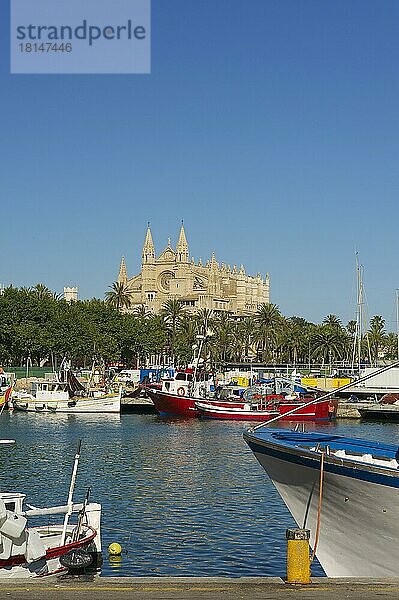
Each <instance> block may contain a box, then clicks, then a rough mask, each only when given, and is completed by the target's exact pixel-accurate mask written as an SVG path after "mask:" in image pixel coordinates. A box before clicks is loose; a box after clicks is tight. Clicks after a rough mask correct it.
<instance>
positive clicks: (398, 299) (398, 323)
mask: <svg viewBox="0 0 399 600" xmlns="http://www.w3.org/2000/svg"><path fill="white" fill-rule="evenodd" d="M396 338H397V344H398V352H397V354H398V360H399V290H396Z"/></svg>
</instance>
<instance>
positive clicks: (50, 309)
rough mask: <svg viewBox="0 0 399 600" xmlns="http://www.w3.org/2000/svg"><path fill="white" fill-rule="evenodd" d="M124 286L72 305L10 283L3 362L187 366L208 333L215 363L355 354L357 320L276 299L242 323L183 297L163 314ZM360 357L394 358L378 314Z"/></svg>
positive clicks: (2, 330) (327, 361) (3, 310)
mask: <svg viewBox="0 0 399 600" xmlns="http://www.w3.org/2000/svg"><path fill="white" fill-rule="evenodd" d="M128 307H129V301H128V297H127V296H126V294H125V290H124V289H123V286H122V287H121V286H120V284H114V285H113V286H112V289H111V290H110V291H109V292H108V293H107V294H106V299H105V301H103V300H98V299H92V300H85V301H79V302H72V303H67V302H65V300H63V299H61V298H59V297H57V296H56V295H54V294H53V293H52V292H51V291H50V290H49V289H48V288H47V287H45V286H44V285H42V284H38V285H36V286H35V287H34V288H14V287H9V288H6V289H5V290H4V291H3V293H2V295H0V364H3V365H14V366H17V365H23V364H25V362H26V359H27V357H28V356H30V358H31V361H32V363H33V364H36V365H40V364H44V363H45V362H51V361H52V362H54V363H55V364H59V362H60V361H61V360H62V358H63V357H65V356H67V357H69V358H71V359H72V360H73V362H74V364H75V365H78V366H85V365H89V364H90V363H91V361H92V358H93V356H98V357H99V356H101V357H102V358H103V359H105V360H106V361H123V362H125V363H126V364H129V365H132V364H133V365H134V364H138V365H140V364H144V363H145V361H146V360H147V359H150V357H151V358H153V359H154V360H157V361H159V362H163V363H164V362H169V363H174V364H176V365H177V364H181V365H183V364H186V363H187V362H189V361H190V359H191V358H192V355H193V351H194V346H196V345H197V346H198V340H199V338H198V336H204V338H205V341H204V344H203V356H206V357H209V358H210V359H211V360H212V361H213V362H214V364H216V365H220V364H223V363H227V362H248V361H250V360H251V361H261V362H265V363H290V364H294V365H295V364H316V363H317V364H321V365H331V364H333V363H336V362H337V361H342V362H345V363H347V364H349V363H351V361H352V358H353V347H354V342H355V333H356V323H355V322H354V321H350V322H349V323H348V324H347V325H346V326H344V325H343V324H342V323H341V321H340V320H339V318H338V317H337V316H335V315H328V316H327V317H326V318H325V319H324V320H323V322H322V323H320V324H314V323H310V322H308V321H306V320H305V319H303V318H301V317H297V316H293V317H288V318H287V317H284V316H283V315H281V312H280V310H279V308H278V306H277V305H276V304H263V305H262V306H260V308H259V309H258V311H257V313H256V314H255V315H254V316H252V317H245V318H243V319H241V320H239V321H237V320H236V319H233V318H232V316H231V315H229V314H228V313H221V314H218V315H216V314H213V313H212V312H211V311H209V310H207V309H203V310H201V311H199V312H198V313H196V314H195V315H193V314H191V313H188V312H187V310H186V309H185V307H184V306H183V305H182V304H181V303H180V302H179V300H176V299H171V300H169V301H168V302H166V303H165V304H164V307H163V310H162V312H161V314H160V315H153V314H152V313H149V312H147V311H146V309H145V307H144V306H140V307H136V308H135V309H134V310H133V311H132V312H127V311H126V310H122V309H126V308H128ZM361 355H362V358H363V359H364V360H367V357H368V356H370V357H371V362H372V363H373V364H377V362H378V361H379V359H380V360H381V358H384V359H385V360H393V359H395V358H396V357H397V338H396V335H395V334H393V333H386V331H385V322H384V319H383V318H382V317H381V316H378V315H377V316H375V317H373V318H372V319H371V321H370V324H369V330H368V332H367V335H364V336H363V338H362V340H361Z"/></svg>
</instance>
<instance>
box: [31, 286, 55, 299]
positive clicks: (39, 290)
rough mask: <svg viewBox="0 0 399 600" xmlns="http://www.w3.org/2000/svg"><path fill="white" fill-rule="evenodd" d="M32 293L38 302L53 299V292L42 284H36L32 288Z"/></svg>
mask: <svg viewBox="0 0 399 600" xmlns="http://www.w3.org/2000/svg"><path fill="white" fill-rule="evenodd" d="M32 292H33V293H34V294H35V296H36V297H37V299H38V300H44V298H54V294H53V292H52V291H51V290H50V289H49V288H48V287H47V286H46V285H44V283H37V284H36V285H35V286H34V287H33V288H32Z"/></svg>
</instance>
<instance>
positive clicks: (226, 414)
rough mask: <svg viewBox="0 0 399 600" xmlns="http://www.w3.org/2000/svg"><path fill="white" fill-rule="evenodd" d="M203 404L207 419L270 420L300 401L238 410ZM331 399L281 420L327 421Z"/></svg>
mask: <svg viewBox="0 0 399 600" xmlns="http://www.w3.org/2000/svg"><path fill="white" fill-rule="evenodd" d="M207 404H208V406H207V407H206V408H205V403H203V404H202V408H201V409H200V412H201V417H203V418H205V419H219V420H233V421H270V420H271V419H273V418H274V417H276V416H278V415H279V414H280V415H285V413H288V412H289V411H290V410H293V409H294V408H296V407H297V406H298V403H297V402H295V403H288V402H287V403H279V404H278V405H276V407H275V408H274V409H271V408H270V409H267V408H266V409H263V410H246V409H244V408H239V409H237V410H229V409H228V408H226V409H225V410H223V409H219V410H218V409H216V408H215V407H213V406H212V403H211V402H209V403H207ZM328 406H329V401H328V400H326V401H325V402H320V403H319V404H312V405H310V406H306V407H303V408H299V409H298V410H297V411H296V412H295V413H293V414H291V415H287V416H282V417H281V421H325V420H327V419H328V418H329V410H328Z"/></svg>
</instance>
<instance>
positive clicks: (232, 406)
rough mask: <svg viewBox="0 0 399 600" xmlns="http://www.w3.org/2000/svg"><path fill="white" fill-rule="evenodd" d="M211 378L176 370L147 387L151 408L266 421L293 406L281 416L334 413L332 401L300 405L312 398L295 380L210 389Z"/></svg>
mask: <svg viewBox="0 0 399 600" xmlns="http://www.w3.org/2000/svg"><path fill="white" fill-rule="evenodd" d="M211 384H212V379H211V378H210V377H206V376H205V375H203V376H202V379H201V378H200V379H199V380H196V381H193V373H192V371H191V370H189V369H188V370H186V371H184V372H178V373H176V375H175V377H174V378H168V379H164V380H163V382H162V389H161V390H154V389H152V390H147V393H148V395H149V396H150V398H151V399H152V401H153V403H154V405H155V408H156V409H157V411H158V412H159V414H160V415H162V416H184V417H206V418H210V419H235V420H238V419H239V420H251V421H252V420H257V421H266V420H268V419H271V418H273V417H274V416H277V415H284V414H285V413H287V412H289V411H291V410H293V409H294V408H297V409H298V410H297V411H296V412H295V413H294V415H293V416H292V417H291V415H288V416H287V417H283V419H284V420H294V421H314V420H317V421H318V420H327V419H331V418H333V417H334V416H335V413H336V406H335V405H334V402H335V401H332V402H329V401H328V400H327V401H324V402H320V403H315V404H314V405H313V404H312V405H310V406H309V407H306V408H301V406H302V405H304V404H306V403H308V402H309V401H311V400H312V399H314V398H315V396H314V395H312V394H309V393H308V392H307V391H306V390H305V389H304V388H300V389H301V392H296V391H294V389H295V387H298V386H296V384H295V382H292V381H287V380H285V379H276V380H267V381H266V382H265V383H262V384H259V385H255V386H252V387H250V388H247V389H242V388H241V389H240V388H238V387H237V386H235V387H234V386H228V385H227V386H224V387H221V386H217V387H216V389H213V390H212V385H211Z"/></svg>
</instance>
